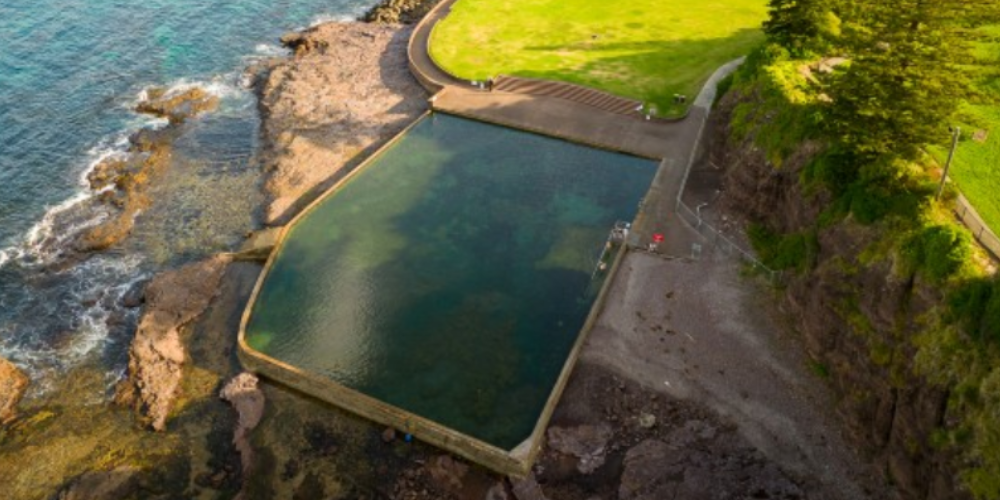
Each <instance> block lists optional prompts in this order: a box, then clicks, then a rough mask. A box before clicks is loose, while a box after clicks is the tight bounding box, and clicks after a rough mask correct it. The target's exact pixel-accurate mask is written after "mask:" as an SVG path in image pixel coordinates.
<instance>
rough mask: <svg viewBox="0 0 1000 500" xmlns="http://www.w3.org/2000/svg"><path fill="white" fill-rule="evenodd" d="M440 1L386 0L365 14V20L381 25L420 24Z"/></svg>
mask: <svg viewBox="0 0 1000 500" xmlns="http://www.w3.org/2000/svg"><path fill="white" fill-rule="evenodd" d="M439 1H440V0H384V1H383V2H381V3H379V4H378V5H376V6H375V7H372V8H371V10H369V11H368V12H367V13H365V16H364V20H365V21H367V22H369V23H381V24H397V23H403V24H414V23H416V22H419V21H420V19H422V18H423V17H424V16H425V15H426V14H427V13H428V12H430V10H431V9H433V8H434V6H435V5H437V3H438V2H439Z"/></svg>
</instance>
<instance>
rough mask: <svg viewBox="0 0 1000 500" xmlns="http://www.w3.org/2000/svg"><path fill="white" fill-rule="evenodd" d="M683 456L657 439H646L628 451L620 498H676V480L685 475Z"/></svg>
mask: <svg viewBox="0 0 1000 500" xmlns="http://www.w3.org/2000/svg"><path fill="white" fill-rule="evenodd" d="M682 458H683V457H682V455H681V454H680V453H678V451H676V450H673V449H671V447H670V446H669V445H667V444H666V443H664V442H663V441H660V440H657V439H647V440H645V441H643V442H641V443H639V444H637V445H636V446H634V447H633V448H631V449H630V450H628V452H627V453H626V454H625V461H624V464H623V465H624V470H623V471H622V477H621V484H620V485H619V487H618V498H620V499H621V500H633V499H636V500H638V499H643V500H646V499H649V500H653V499H655V498H674V491H675V489H676V487H677V485H676V483H675V482H674V480H676V478H678V477H682V475H683V473H684V469H685V467H684V464H683V460H682Z"/></svg>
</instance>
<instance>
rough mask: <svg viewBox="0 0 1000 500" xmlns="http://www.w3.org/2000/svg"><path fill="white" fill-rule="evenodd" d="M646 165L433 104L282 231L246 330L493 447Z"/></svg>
mask: <svg viewBox="0 0 1000 500" xmlns="http://www.w3.org/2000/svg"><path fill="white" fill-rule="evenodd" d="M655 173H656V164H655V163H654V162H651V161H648V160H642V159H638V158H634V157H630V156H625V155H621V154H616V153H611V152H607V151H601V150H596V149H591V148H587V147H583V146H579V145H575V144H571V143H567V142H564V141H560V140H556V139H550V138H546V137H541V136H538V135H533V134H528V133H524V132H519V131H516V130H512V129H507V128H502V127H497V126H493V125H487V124H483V123H479V122H474V121H470V120H466V119H462V118H457V117H453V116H448V115H432V116H431V117H429V118H426V119H424V120H423V121H422V122H421V123H418V124H417V125H416V126H415V127H414V128H412V129H411V131H410V132H409V133H407V134H406V135H405V136H404V137H403V138H402V139H401V140H400V141H399V142H398V143H397V144H396V145H395V146H393V147H392V148H390V149H389V150H387V151H386V152H384V153H383V154H382V155H381V156H380V157H379V158H377V159H376V160H375V163H373V164H371V165H370V166H368V167H367V168H366V169H365V170H364V171H363V172H360V173H359V174H358V175H356V176H355V177H354V178H352V179H351V180H350V181H348V182H347V183H345V184H344V185H343V186H341V187H340V188H339V189H338V191H337V192H336V193H335V194H333V195H332V196H330V197H328V198H326V199H325V200H324V201H323V202H321V203H319V204H318V205H317V206H316V207H315V208H314V209H313V210H312V211H311V212H309V214H308V215H307V216H305V217H303V218H302V219H300V220H299V221H298V222H297V223H296V225H295V226H294V227H293V228H292V229H291V230H290V233H289V235H288V237H287V240H286V241H285V243H284V245H283V246H282V248H281V250H280V253H279V255H278V256H277V258H276V260H275V262H274V264H273V266H272V268H271V270H270V272H269V274H268V276H267V277H266V278H265V282H264V284H263V287H262V289H261V291H260V294H259V296H258V299H257V303H256V305H255V306H254V309H253V313H252V317H251V319H250V322H249V324H248V326H247V329H246V340H247V343H248V344H249V345H250V347H252V348H254V349H256V350H258V351H261V352H263V353H264V354H267V355H268V356H271V357H273V358H275V359H278V360H280V361H283V362H285V363H288V364H291V365H293V366H296V367H298V368H300V369H304V370H306V371H311V372H313V373H318V374H321V375H323V376H326V377H329V378H330V379H331V380H333V381H335V382H337V383H340V384H343V385H345V386H347V387H350V388H352V389H355V390H357V391H359V392H361V393H363V394H366V395H368V396H371V397H374V398H376V399H379V400H381V401H384V402H386V403H389V404H391V405H394V406H396V407H399V408H401V409H404V410H406V411H409V412H411V413H414V414H417V415H420V416H423V417H425V418H428V419H430V420H433V421H436V422H438V423H440V424H443V425H446V426H448V427H450V428H452V429H455V430H457V431H460V432H463V433H465V434H467V435H470V436H472V437H475V438H478V439H480V440H482V441H485V442H487V443H490V444H493V445H494V446H497V447H500V448H503V449H508V450H509V449H512V448H513V447H515V446H516V445H518V444H519V443H521V442H522V441H523V440H525V439H527V438H528V437H529V436H530V434H531V432H532V430H533V428H534V426H535V423H536V422H537V420H538V418H539V417H540V415H541V412H542V409H543V408H544V406H545V403H546V400H547V399H548V397H549V394H550V393H551V391H552V389H553V387H554V385H555V382H556V380H557V379H558V377H559V373H560V371H561V370H562V367H563V365H564V363H565V361H566V359H567V356H568V354H569V351H570V350H571V348H572V346H573V343H574V342H575V340H576V338H577V336H578V334H579V332H580V330H581V328H582V326H583V323H584V321H585V320H586V317H587V314H588V313H589V311H590V307H591V305H592V303H593V301H594V298H595V296H596V293H597V291H598V289H599V283H594V282H592V280H591V276H592V273H593V270H594V266H595V265H596V263H597V259H598V257H599V255H600V254H601V250H602V248H603V246H604V243H605V241H606V238H607V236H608V233H609V231H610V230H611V228H612V226H613V225H614V223H615V221H617V220H632V219H633V218H634V217H635V214H636V211H637V209H638V202H639V201H640V199H641V198H642V196H643V195H644V194H645V192H646V190H647V189H648V187H649V185H650V182H651V181H652V178H653V176H654V174H655Z"/></svg>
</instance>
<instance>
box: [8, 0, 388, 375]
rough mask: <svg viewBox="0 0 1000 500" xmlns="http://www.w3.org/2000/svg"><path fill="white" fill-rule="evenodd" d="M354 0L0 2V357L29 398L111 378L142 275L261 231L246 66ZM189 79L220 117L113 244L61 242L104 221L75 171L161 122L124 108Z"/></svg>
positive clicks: (211, 118)
mask: <svg viewBox="0 0 1000 500" xmlns="http://www.w3.org/2000/svg"><path fill="white" fill-rule="evenodd" d="M374 3H375V2H374V1H372V0H367V1H362V0H324V1H320V0H267V1H262V0H243V1H240V2H232V1H225V2H223V1H218V0H207V1H205V0H201V1H195V0H148V1H143V2H138V1H120V0H119V1H104V0H101V1H93V0H90V1H84V0H32V1H27V0H5V1H4V2H2V3H0V356H3V357H5V358H7V359H9V360H11V361H12V362H14V363H15V364H17V365H18V366H20V367H21V368H23V369H25V370H26V371H28V372H29V374H30V375H31V377H32V378H33V381H34V383H33V386H32V387H33V389H32V391H33V392H35V393H38V392H44V391H45V390H46V386H47V383H46V381H47V380H51V379H52V378H53V377H57V376H58V375H59V373H62V372H64V371H65V370H66V369H68V368H70V367H72V366H74V365H76V364H78V363H82V362H97V363H101V364H102V365H103V366H105V367H106V369H107V373H108V379H109V384H110V383H111V382H113V381H114V380H115V379H116V378H117V377H118V376H119V375H120V374H121V372H122V371H123V370H124V368H125V364H126V361H127V354H126V352H127V345H128V341H129V340H130V338H131V334H132V332H133V331H134V327H135V321H136V317H135V316H136V312H135V310H134V309H131V310H130V309H127V308H125V307H124V306H123V305H122V303H121V297H122V295H123V294H125V293H126V292H127V291H128V290H130V289H131V288H133V287H135V286H141V284H142V283H143V282H144V280H146V279H148V278H149V277H150V276H151V275H153V274H154V273H156V272H158V271H160V270H163V269H167V268H170V267H174V266H177V265H180V264H183V263H184V262H187V261H190V260H193V259H197V258H200V257H204V256H206V255H208V254H210V253H212V252H216V251H222V250H227V249H229V248H232V246H233V245H236V244H238V242H239V241H240V240H241V239H242V238H243V235H244V234H245V233H246V232H247V231H249V230H252V229H254V228H256V227H257V226H258V224H259V221H258V217H257V214H256V213H255V210H256V209H257V207H259V205H260V201H261V199H262V198H261V194H260V188H259V170H260V165H259V164H258V162H257V160H256V152H257V148H258V144H257V141H258V127H259V118H258V116H257V112H256V102H255V99H254V97H253V95H252V93H251V92H250V90H249V89H248V88H247V87H246V78H245V76H244V74H243V70H244V68H246V67H247V66H248V65H249V64H251V63H253V62H254V60H255V59H260V58H266V57H274V56H280V55H284V54H285V51H284V49H282V48H281V47H280V46H279V45H278V38H279V37H280V36H281V35H282V34H284V33H286V32H288V31H291V30H295V29H301V28H304V27H307V26H309V25H312V24H316V23H319V22H322V21H327V20H344V19H353V18H356V17H358V16H359V15H361V14H362V13H363V12H364V11H365V10H367V9H368V8H370V7H371V6H372V5H374ZM192 85H198V86H201V87H203V88H205V89H206V90H208V91H209V92H211V93H213V94H216V95H218V96H219V97H220V98H221V106H220V108H219V109H218V110H217V111H215V112H213V113H211V114H209V115H206V116H204V117H202V118H199V119H196V120H194V121H191V122H189V123H188V124H185V125H184V128H183V129H182V132H181V134H180V137H179V138H178V139H177V141H176V142H175V144H174V154H173V160H172V162H171V166H170V168H169V169H168V171H167V173H166V174H165V176H164V178H163V179H162V181H161V182H160V183H158V184H157V185H156V186H155V188H154V189H153V193H152V194H153V195H154V196H153V199H154V200H155V201H154V203H153V205H152V206H151V207H149V208H148V209H147V210H145V211H144V212H142V213H140V214H139V216H138V217H137V218H136V225H135V229H134V231H133V234H132V236H130V237H129V238H128V240H127V241H126V242H124V243H123V244H122V245H119V246H117V247H114V248H112V249H111V250H109V251H106V252H101V253H97V254H94V255H90V256H88V257H86V258H84V259H82V260H81V259H68V260H67V259H66V258H65V257H63V256H62V254H63V252H62V251H61V248H60V246H61V245H64V244H65V243H66V242H67V241H69V240H70V239H71V238H72V235H73V234H74V233H76V232H78V231H80V230H81V229H82V228H85V227H87V226H88V225H93V224H95V223H96V222H99V221H100V220H101V218H102V217H106V216H107V214H106V213H104V212H102V211H101V210H95V209H94V208H93V204H90V203H87V200H88V199H89V198H91V197H92V196H94V193H93V192H91V191H89V189H88V187H87V184H86V175H87V173H88V172H89V170H90V169H91V168H93V166H94V165H95V164H96V163H97V162H99V161H100V160H102V159H104V158H107V157H109V156H114V155H117V154H121V153H122V152H123V151H124V150H125V148H126V147H127V144H128V136H129V135H130V134H132V133H134V132H135V131H137V130H139V129H140V128H142V127H161V126H164V125H165V123H164V122H163V121H158V120H156V119H153V118H151V117H148V116H142V115H139V114H137V113H135V112H134V111H133V110H132V109H133V107H134V106H135V104H136V103H137V102H138V100H139V99H140V97H141V96H142V95H143V93H144V92H145V91H146V90H148V89H150V88H154V87H163V88H171V89H181V88H184V87H187V86H192Z"/></svg>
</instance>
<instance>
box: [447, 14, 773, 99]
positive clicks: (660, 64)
mask: <svg viewBox="0 0 1000 500" xmlns="http://www.w3.org/2000/svg"><path fill="white" fill-rule="evenodd" d="M766 17H767V0H623V1H608V2H595V1H594V0H460V1H459V2H457V3H456V4H455V5H454V7H453V8H452V11H451V14H449V15H448V16H447V17H446V18H445V19H444V20H442V21H441V22H440V23H438V25H437V26H436V28H435V29H434V33H433V34H432V36H431V43H430V52H431V56H432V57H433V58H434V60H435V61H436V62H437V63H438V64H439V65H440V66H441V67H443V68H444V69H445V70H447V71H449V72H451V73H452V74H453V75H455V76H457V77H459V78H464V79H469V80H484V79H486V78H489V77H490V76H494V75H499V74H506V75H515V76H523V77H532V78H546V79H551V80H561V81H567V82H572V83H578V84H581V85H586V86H589V87H594V88H598V89H602V90H605V91H608V92H611V93H613V94H617V95H621V96H625V97H632V98H636V99H641V100H643V101H646V102H650V103H653V104H656V105H657V108H658V109H659V110H660V114H665V115H676V114H680V113H681V112H683V110H684V108H683V107H680V106H676V105H674V104H673V95H674V94H685V95H687V96H689V100H688V103H690V102H691V101H692V100H693V99H694V97H695V96H696V95H697V94H698V91H699V90H700V88H701V85H702V83H704V81H705V80H706V79H707V78H708V77H709V76H710V75H711V74H712V72H713V71H715V69H716V68H718V67H719V66H721V65H722V64H724V63H726V62H728V61H730V60H732V59H735V58H737V57H739V56H741V55H744V54H746V53H747V52H749V50H750V49H751V48H752V47H753V46H754V45H755V44H756V43H758V42H760V41H762V40H763V33H761V31H760V24H761V22H763V20H764V19H765V18H766Z"/></svg>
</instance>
